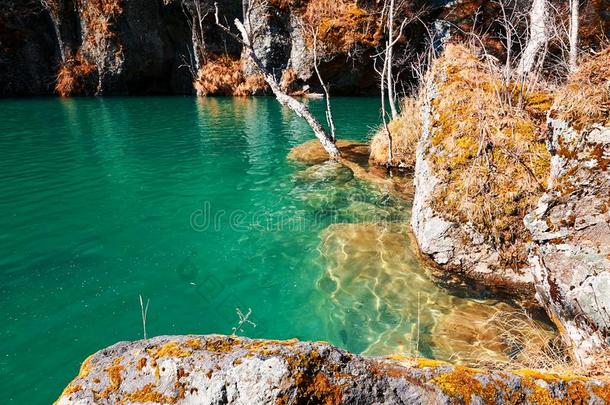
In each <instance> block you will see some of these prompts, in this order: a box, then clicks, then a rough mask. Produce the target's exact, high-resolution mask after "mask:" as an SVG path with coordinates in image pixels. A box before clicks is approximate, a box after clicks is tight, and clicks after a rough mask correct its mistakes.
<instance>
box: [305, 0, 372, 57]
mask: <svg viewBox="0 0 610 405" xmlns="http://www.w3.org/2000/svg"><path fill="white" fill-rule="evenodd" d="M303 18H304V20H305V22H306V23H307V24H308V25H310V26H311V27H314V28H316V29H317V30H318V32H319V34H318V40H319V41H320V42H321V45H323V47H324V48H327V50H329V51H340V52H345V53H350V52H353V50H354V49H355V48H357V47H375V46H377V45H379V42H380V41H381V38H382V30H381V25H380V19H379V18H378V15H377V13H376V12H375V11H374V10H369V9H366V8H364V7H361V6H359V5H358V2H356V1H350V0H312V1H310V2H308V3H307V6H306V7H305V10H304V12H303Z"/></svg>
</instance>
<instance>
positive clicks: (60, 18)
mask: <svg viewBox="0 0 610 405" xmlns="http://www.w3.org/2000/svg"><path fill="white" fill-rule="evenodd" d="M255 3H256V2H255ZM259 3H261V5H263V4H264V8H257V9H255V12H254V15H253V18H252V21H253V24H252V25H253V26H252V29H253V31H254V32H256V38H255V41H254V42H255V48H256V52H257V55H259V57H260V58H261V59H262V60H263V62H264V64H265V65H266V66H267V67H268V68H269V69H270V70H272V71H274V72H276V73H277V74H278V75H282V73H283V72H285V73H287V76H286V82H287V84H288V85H292V86H293V90H295V91H302V90H303V88H305V89H312V90H313V91H319V90H320V89H319V83H318V79H317V77H316V76H315V74H314V72H313V60H312V53H311V45H312V44H311V38H309V37H310V36H311V35H310V32H309V28H314V29H317V32H318V34H319V40H320V42H319V47H318V50H319V52H320V55H319V61H320V71H321V74H322V76H323V77H324V80H326V81H328V82H329V83H330V88H331V92H332V93H333V94H335V95H337V94H345V95H363V94H369V95H370V94H377V92H378V91H377V82H378V78H377V76H378V75H377V73H376V72H375V68H374V63H373V58H372V56H373V55H374V54H376V53H378V51H379V49H378V46H379V45H383V41H384V37H383V30H382V29H381V27H379V16H380V14H381V7H382V4H381V3H380V2H374V1H369V0H354V1H338V2H326V1H322V0H306V1H296V0H274V1H269V2H262V1H261V2H259ZM554 3H556V4H555V5H554V6H555V7H556V8H557V9H558V10H559V11H561V10H564V9H565V5H566V4H567V1H564V0H555V1H554ZM218 4H219V10H220V16H221V19H222V20H223V21H227V22H228V23H229V25H231V21H233V19H234V18H236V17H239V18H241V17H242V12H243V11H242V3H241V1H238V0H222V1H219V2H218ZM517 6H518V7H520V6H519V5H517ZM400 7H401V11H400V13H399V15H398V16H397V22H398V21H401V20H402V19H404V18H410V17H412V16H413V15H414V14H415V13H419V14H418V15H419V19H417V20H414V22H413V23H411V24H409V25H407V27H406V28H405V32H404V35H403V36H402V37H401V39H400V41H399V42H398V43H397V44H396V49H395V50H394V53H395V66H394V71H395V72H400V77H399V78H398V81H399V83H398V85H397V88H403V87H405V88H408V86H409V84H410V83H412V82H413V80H414V72H413V71H412V70H411V62H413V59H412V57H413V55H415V54H417V53H418V52H422V51H425V49H426V46H427V43H428V36H429V34H430V33H432V34H433V31H434V30H435V27H440V26H443V27H445V28H446V27H452V31H453V32H454V34H455V35H456V37H459V36H460V35H464V34H463V33H464V32H470V30H471V29H473V25H476V24H478V27H479V29H480V30H481V31H482V32H485V33H486V34H485V35H483V36H482V40H483V41H484V43H485V44H486V45H487V46H488V47H489V51H490V52H492V53H494V54H497V55H498V56H500V57H501V56H502V52H503V51H502V46H501V44H500V43H499V42H498V39H497V38H500V37H501V36H502V28H501V27H500V25H499V24H498V20H499V18H498V17H499V16H500V14H501V9H500V8H499V6H498V4H497V2H494V1H487V0H465V1H460V2H449V1H446V0H439V1H434V2H428V1H423V0H415V1H411V2H406V3H403V4H401V6H400ZM212 8H213V2H211V1H206V0H150V1H149V0H146V1H145V0H44V1H42V0H24V1H16V0H0V96H7V95H41V94H53V93H57V94H60V95H64V96H71V95H93V94H95V95H117V94H122V95H132V94H153V93H155V94H189V93H193V92H195V88H196V87H197V85H196V84H195V85H194V83H193V82H196V81H197V79H200V78H201V77H200V76H202V75H201V74H200V73H201V72H202V69H204V68H205V66H206V65H207V64H209V63H211V65H210V66H208V69H207V70H205V69H204V70H203V76H204V77H203V79H204V81H205V80H207V79H213V81H214V85H213V86H211V87H209V86H208V87H205V86H204V90H205V91H199V89H197V91H198V92H199V93H200V94H226V93H231V92H233V93H235V94H242V93H244V94H247V93H248V91H245V90H248V86H242V89H240V91H236V90H237V86H238V85H239V84H241V83H244V82H245V81H247V79H248V77H249V76H250V75H252V73H254V72H253V69H252V66H251V64H249V63H248V61H247V60H241V59H242V58H241V49H240V46H239V44H237V43H235V42H234V41H233V40H232V39H231V38H230V37H228V36H227V35H226V34H224V33H222V32H221V31H220V30H219V29H218V28H217V27H216V26H215V24H214V18H213V10H212ZM581 8H582V11H581V20H582V21H581V27H582V28H583V29H582V35H581V42H582V44H583V45H586V46H591V47H594V48H595V47H597V46H598V45H599V38H600V37H601V36H603V33H606V34H607V33H608V29H609V28H610V14H608V12H607V9H608V5H607V4H606V3H605V2H599V1H585V2H584V3H583V5H582V7H581ZM440 21H445V22H446V23H445V24H444V25H443V24H440V25H439V24H438V22H440ZM475 21H476V24H475ZM308 27H309V28H308ZM600 34H602V35H601V36H600ZM220 57H223V58H228V59H229V60H230V61H231V63H228V62H227V61H226V60H223V61H222V62H223V63H220V64H219V63H218V62H217V59H218V58H220ZM232 82H234V83H232ZM254 84H256V83H251V84H250V87H254V89H252V90H256V87H257V86H254ZM210 89H211V90H212V91H207V90H210ZM251 92H252V91H251Z"/></svg>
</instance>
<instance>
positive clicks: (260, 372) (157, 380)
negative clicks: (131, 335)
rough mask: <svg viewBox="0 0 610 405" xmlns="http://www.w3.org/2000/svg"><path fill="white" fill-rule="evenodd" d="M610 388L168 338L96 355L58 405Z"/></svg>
mask: <svg viewBox="0 0 610 405" xmlns="http://www.w3.org/2000/svg"><path fill="white" fill-rule="evenodd" d="M609 390H610V385H608V384H607V383H602V382H599V381H594V380H588V379H583V378H578V377H562V376H557V375H545V374H541V373H536V372H528V371H520V372H516V373H509V372H505V371H502V372H500V371H482V370H476V369H470V368H466V367H462V366H452V365H446V364H443V363H440V362H435V361H429V360H424V359H419V360H410V359H407V358H397V359H394V360H392V359H382V358H366V357H362V356H358V355H354V354H351V353H348V352H345V351H343V350H341V349H338V348H336V347H334V346H332V345H330V344H328V343H322V342H299V341H297V340H287V341H275V340H252V339H248V338H240V337H229V336H219V335H207V336H205V335H204V336H160V337H156V338H153V339H149V340H140V341H136V342H121V343H117V344H115V345H113V346H110V347H108V348H106V349H103V350H101V351H99V352H97V353H95V354H93V355H92V356H90V357H89V358H87V359H86V360H85V361H84V362H83V364H82V366H81V370H80V373H79V375H78V376H77V377H76V378H75V379H74V380H73V381H72V382H71V383H70V384H69V385H68V386H67V387H66V389H65V390H64V392H63V393H62V394H61V396H60V397H59V399H58V401H57V404H59V405H65V404H88V403H99V404H111V403H152V404H167V403H180V404H187V403H189V404H195V403H196V404H228V403H231V404H269V403H276V404H291V403H316V404H317V403H324V404H354V403H360V404H390V403H392V404H395V403H405V404H430V403H435V404H454V403H468V404H469V403H483V402H485V403H554V402H573V403H583V402H588V403H590V404H603V403H604V400H606V399H607V398H608V393H609V392H610V391H609Z"/></svg>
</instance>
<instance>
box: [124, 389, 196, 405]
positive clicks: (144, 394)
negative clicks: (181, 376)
mask: <svg viewBox="0 0 610 405" xmlns="http://www.w3.org/2000/svg"><path fill="white" fill-rule="evenodd" d="M183 396H184V394H183V395H182V397H183ZM180 397H181V396H180V395H178V397H175V398H174V397H169V396H167V395H163V394H161V393H160V392H157V391H156V390H155V385H154V384H146V385H145V386H144V387H142V388H141V389H139V390H137V391H134V392H131V393H128V394H126V395H125V396H124V397H123V402H125V403H132V402H133V403H142V402H154V403H157V404H175V403H176V402H177V401H178V400H179V399H181V398H180Z"/></svg>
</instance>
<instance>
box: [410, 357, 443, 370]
mask: <svg viewBox="0 0 610 405" xmlns="http://www.w3.org/2000/svg"><path fill="white" fill-rule="evenodd" d="M448 364H449V363H446V362H444V361H439V360H432V359H424V358H422V357H420V358H418V359H417V367H420V368H424V367H440V366H446V365H448Z"/></svg>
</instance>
